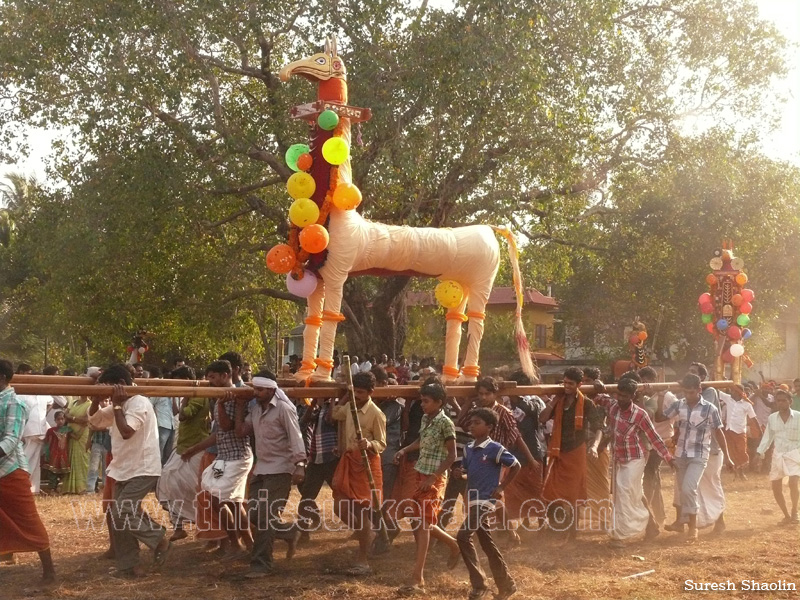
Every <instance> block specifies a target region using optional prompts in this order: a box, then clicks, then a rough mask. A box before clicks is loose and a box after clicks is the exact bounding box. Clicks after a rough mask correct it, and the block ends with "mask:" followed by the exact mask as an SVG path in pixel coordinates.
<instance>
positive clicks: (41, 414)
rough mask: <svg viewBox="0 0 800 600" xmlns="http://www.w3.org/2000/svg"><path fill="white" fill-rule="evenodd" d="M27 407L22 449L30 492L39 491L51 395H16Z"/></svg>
mask: <svg viewBox="0 0 800 600" xmlns="http://www.w3.org/2000/svg"><path fill="white" fill-rule="evenodd" d="M17 398H19V399H20V400H21V401H22V402H24V403H25V406H27V407H28V420H27V421H26V423H25V429H23V430H22V451H23V452H24V453H25V458H27V459H28V473H30V476H31V492H33V493H34V494H38V493H39V492H40V491H41V487H42V486H41V480H42V461H41V458H42V449H43V447H44V436H45V434H46V433H47V430H48V429H49V427H50V426H49V425H48V424H47V411H48V410H50V407H51V406H52V405H53V397H52V396H17Z"/></svg>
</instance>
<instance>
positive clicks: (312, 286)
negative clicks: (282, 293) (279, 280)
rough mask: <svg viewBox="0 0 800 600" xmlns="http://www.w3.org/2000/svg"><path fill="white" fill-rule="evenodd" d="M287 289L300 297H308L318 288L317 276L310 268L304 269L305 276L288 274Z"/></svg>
mask: <svg viewBox="0 0 800 600" xmlns="http://www.w3.org/2000/svg"><path fill="white" fill-rule="evenodd" d="M286 289H287V290H289V293H290V294H294V295H295V296H298V297H300V298H308V297H309V296H310V295H311V294H313V293H314V290H316V289H317V277H316V275H314V274H313V273H312V272H311V271H309V270H308V269H304V270H303V278H302V279H295V278H294V277H292V274H291V273H287V274H286Z"/></svg>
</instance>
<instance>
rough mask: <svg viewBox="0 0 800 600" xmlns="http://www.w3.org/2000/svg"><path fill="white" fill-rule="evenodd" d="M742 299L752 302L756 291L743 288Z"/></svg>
mask: <svg viewBox="0 0 800 600" xmlns="http://www.w3.org/2000/svg"><path fill="white" fill-rule="evenodd" d="M741 293H742V300H744V301H745V302H752V301H753V299H754V298H755V297H756V293H755V292H754V291H753V290H748V289H744V290H742V292H741Z"/></svg>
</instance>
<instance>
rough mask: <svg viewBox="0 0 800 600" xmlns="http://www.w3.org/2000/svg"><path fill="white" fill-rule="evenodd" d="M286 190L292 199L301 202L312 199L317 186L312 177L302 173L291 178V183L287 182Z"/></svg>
mask: <svg viewBox="0 0 800 600" xmlns="http://www.w3.org/2000/svg"><path fill="white" fill-rule="evenodd" d="M286 189H287V190H288V191H289V195H290V196H291V197H292V198H294V199H295V200H299V199H300V198H311V196H313V195H314V191H315V190H316V189H317V184H316V183H315V182H314V178H313V177H312V176H311V175H309V174H308V173H303V172H300V173H295V174H294V175H292V176H291V177H289V181H287V182H286Z"/></svg>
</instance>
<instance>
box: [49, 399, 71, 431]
mask: <svg viewBox="0 0 800 600" xmlns="http://www.w3.org/2000/svg"><path fill="white" fill-rule="evenodd" d="M51 398H52V399H53V404H52V406H50V408H49V409H48V410H47V425H48V426H49V427H55V426H56V411H58V410H64V409H65V408H67V404H68V402H67V399H66V398H65V397H64V396H51Z"/></svg>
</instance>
